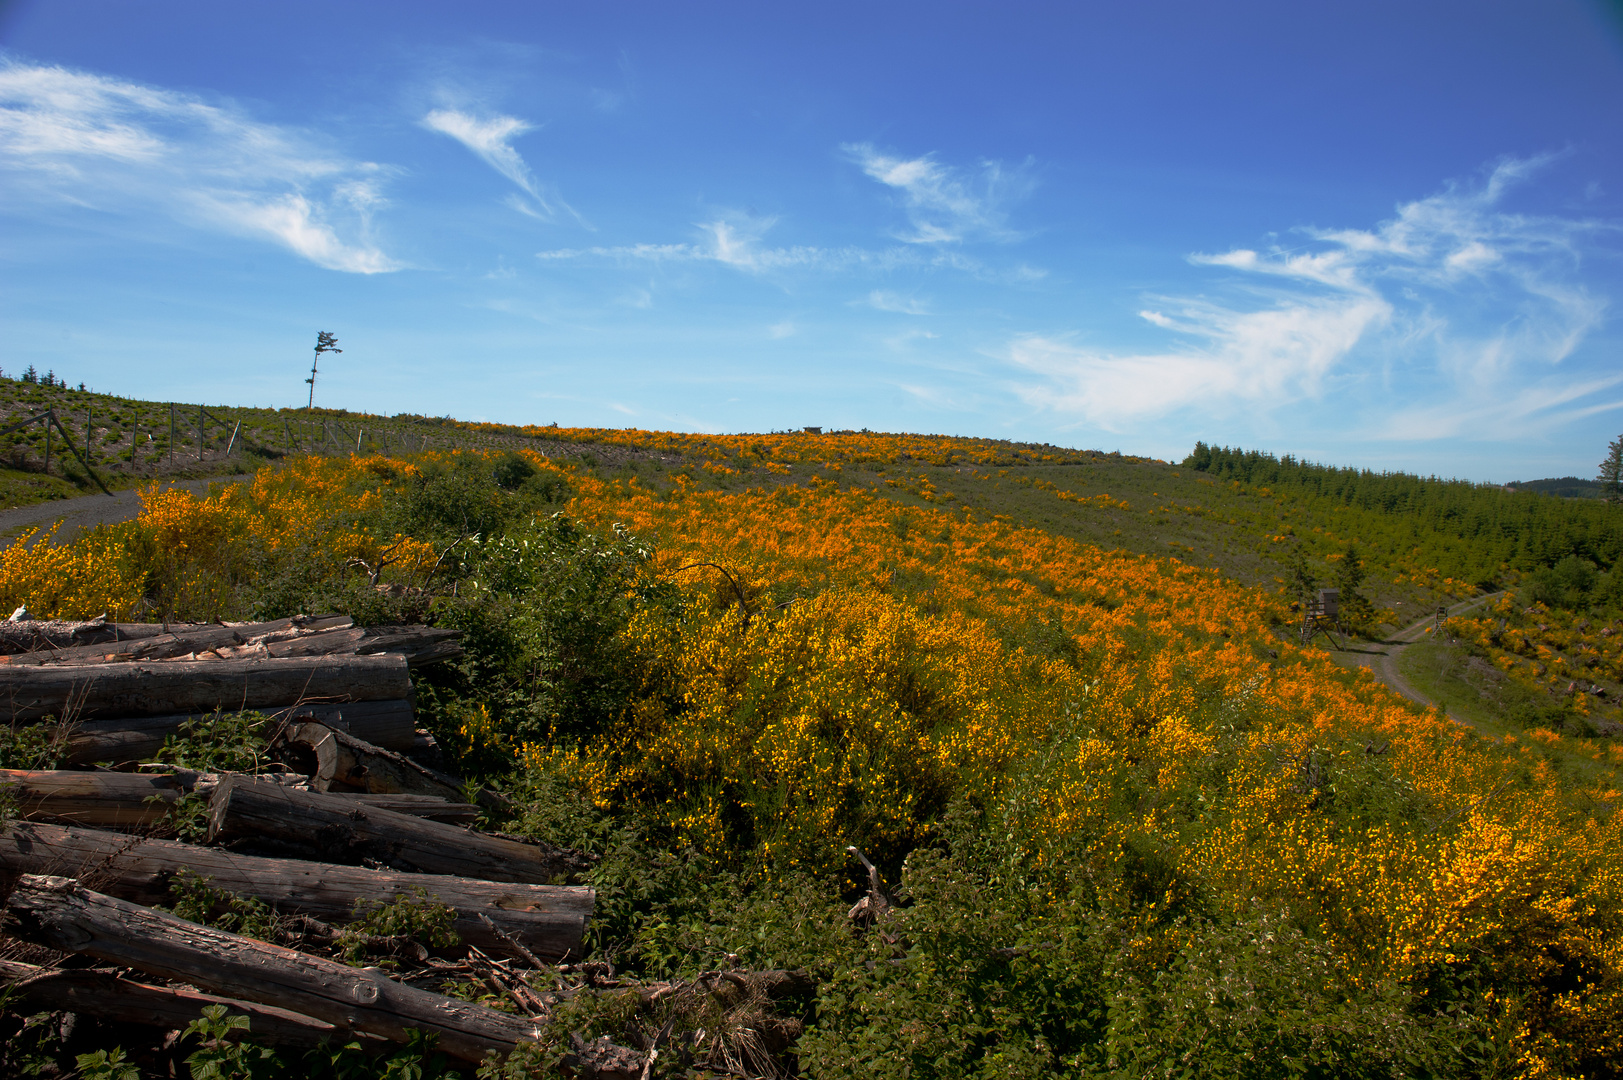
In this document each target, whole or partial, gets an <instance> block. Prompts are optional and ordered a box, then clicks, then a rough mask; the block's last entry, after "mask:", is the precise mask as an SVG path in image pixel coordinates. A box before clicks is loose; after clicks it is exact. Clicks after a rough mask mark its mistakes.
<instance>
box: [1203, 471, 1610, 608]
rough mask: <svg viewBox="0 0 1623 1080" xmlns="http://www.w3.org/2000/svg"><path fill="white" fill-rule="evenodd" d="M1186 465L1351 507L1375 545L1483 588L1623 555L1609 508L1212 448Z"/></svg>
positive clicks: (1312, 501) (1319, 503)
mask: <svg viewBox="0 0 1623 1080" xmlns="http://www.w3.org/2000/svg"><path fill="white" fill-rule="evenodd" d="M1183 465H1184V467H1185V468H1190V469H1194V470H1196V471H1198V472H1202V473H1205V474H1207V475H1209V476H1211V477H1213V478H1214V479H1218V480H1223V481H1238V482H1239V483H1241V484H1243V485H1246V486H1247V487H1252V488H1257V487H1266V488H1268V489H1270V490H1271V491H1272V492H1273V493H1274V494H1276V495H1280V496H1286V497H1289V498H1294V499H1297V500H1300V501H1302V502H1303V503H1305V504H1307V505H1308V507H1310V508H1318V507H1322V508H1326V509H1331V508H1346V509H1349V510H1352V511H1354V512H1355V514H1356V517H1357V518H1358V522H1357V529H1358V535H1359V536H1360V538H1362V539H1363V540H1364V541H1365V542H1366V543H1367V544H1369V545H1371V546H1377V547H1382V548H1386V549H1388V550H1399V549H1404V550H1408V549H1414V548H1419V549H1420V551H1421V553H1422V557H1424V558H1427V559H1428V561H1430V562H1431V564H1432V565H1434V566H1438V567H1439V568H1440V569H1441V570H1442V571H1443V572H1444V573H1447V574H1449V575H1450V576H1453V577H1457V578H1461V579H1463V580H1467V581H1471V582H1474V583H1476V584H1480V585H1495V584H1501V583H1502V569H1501V568H1502V567H1509V568H1510V569H1512V570H1515V571H1518V572H1520V573H1522V574H1536V573H1539V572H1540V571H1547V570H1550V569H1552V568H1554V567H1555V566H1556V565H1557V564H1560V563H1561V562H1562V561H1563V560H1565V559H1572V560H1574V561H1575V562H1580V563H1588V564H1589V565H1590V566H1592V567H1593V568H1594V569H1596V570H1603V571H1605V570H1610V569H1612V568H1613V567H1614V566H1615V565H1616V564H1617V563H1618V561H1619V558H1620V557H1623V513H1620V512H1619V509H1618V507H1617V506H1615V505H1612V504H1610V503H1608V502H1601V501H1598V500H1591V499H1561V498H1556V497H1554V496H1550V495H1542V494H1538V493H1535V492H1518V491H1507V490H1505V489H1504V488H1501V487H1499V486H1498V485H1495V484H1478V483H1472V482H1470V481H1467V480H1441V479H1438V478H1437V477H1435V476H1428V477H1423V476H1416V475H1414V474H1412V473H1402V472H1375V471H1373V470H1370V469H1353V468H1336V467H1335V466H1331V465H1318V464H1314V463H1312V462H1307V461H1298V460H1297V459H1296V458H1294V457H1292V456H1291V455H1289V454H1287V455H1285V456H1284V457H1276V456H1275V455H1273V454H1269V453H1264V452H1262V451H1259V450H1242V449H1240V448H1238V447H1226V446H1208V445H1206V444H1205V443H1204V442H1197V443H1196V444H1195V449H1194V451H1193V452H1192V453H1190V455H1189V456H1188V457H1186V458H1185V459H1184V461H1183ZM1450 541H1451V542H1450Z"/></svg>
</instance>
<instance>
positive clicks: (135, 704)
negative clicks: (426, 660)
mask: <svg viewBox="0 0 1623 1080" xmlns="http://www.w3.org/2000/svg"><path fill="white" fill-rule="evenodd" d="M410 695H411V677H410V675H409V674H408V673H407V667H406V661H405V658H404V657H401V656H394V655H384V656H336V657H329V656H322V657H289V658H287V659H284V660H276V659H268V660H215V661H208V660H183V661H179V660H177V661H169V662H162V661H158V662H153V661H145V662H137V663H129V664H99V665H95V666H91V667H58V666H48V667H18V666H14V665H9V664H8V665H5V666H0V721H5V720H9V721H10V722H11V723H27V722H29V721H34V720H40V719H43V718H44V717H46V716H56V717H63V716H72V717H75V718H78V719H100V718H105V717H115V716H164V715H168V714H172V713H191V712H209V711H211V710H213V709H227V710H231V711H235V710H238V709H267V708H277V707H281V706H287V705H294V704H297V703H299V702H301V701H311V700H315V701H321V700H328V701H398V700H400V699H402V698H408V697H409V696H410Z"/></svg>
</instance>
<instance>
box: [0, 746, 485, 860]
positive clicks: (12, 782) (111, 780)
mask: <svg viewBox="0 0 1623 1080" xmlns="http://www.w3.org/2000/svg"><path fill="white" fill-rule="evenodd" d="M231 776H232V774H227V775H226V776H225V777H223V778H222V777H217V776H215V775H214V774H212V773H196V772H192V771H190V770H176V771H175V772H169V773H117V772H76V771H71V770H30V769H0V797H9V798H10V799H11V800H12V801H13V802H14V803H15V804H16V806H17V809H18V811H19V812H20V813H21V815H22V816H23V817H25V818H28V819H29V820H31V821H39V820H55V821H57V822H60V823H62V824H67V825H90V826H100V827H103V828H107V827H111V828H123V829H130V828H138V827H141V826H146V825H151V824H153V823H154V822H157V821H159V820H160V819H162V818H163V816H164V815H165V814H167V813H168V812H169V810H170V808H171V807H172V806H173V805H174V803H175V801H176V800H177V799H179V798H180V797H181V795H183V794H185V793H186V792H188V791H202V792H205V793H207V792H212V791H213V790H214V789H215V788H216V786H217V785H218V783H219V782H220V781H221V780H222V779H230V778H231ZM244 779H249V778H244ZM261 782H262V783H266V784H267V785H271V784H274V781H265V780H264V779H263V778H261ZM277 786H280V785H277ZM326 798H329V799H332V800H334V801H335V802H337V803H339V804H341V805H343V806H345V807H347V808H348V809H349V810H354V809H356V808H358V807H363V806H371V807H377V808H379V809H382V810H389V811H393V812H394V813H397V814H410V815H412V816H414V817H420V818H428V819H430V820H432V821H439V822H449V823H452V824H456V825H471V824H473V822H474V821H475V820H476V819H477V818H478V816H479V808H478V807H477V806H474V805H473V804H472V803H460V802H458V803H453V802H447V801H446V800H444V799H437V798H434V797H433V796H431V795H370V794H367V793H365V792H346V793H344V794H332V795H329V796H326ZM492 880H494V879H492Z"/></svg>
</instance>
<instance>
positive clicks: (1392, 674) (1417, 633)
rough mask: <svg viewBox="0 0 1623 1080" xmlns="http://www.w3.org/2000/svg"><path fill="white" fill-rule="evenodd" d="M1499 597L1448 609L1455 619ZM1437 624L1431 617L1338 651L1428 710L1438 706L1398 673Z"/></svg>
mask: <svg viewBox="0 0 1623 1080" xmlns="http://www.w3.org/2000/svg"><path fill="white" fill-rule="evenodd" d="M1499 595H1500V594H1499V593H1496V592H1494V593H1486V594H1484V595H1482V596H1478V597H1475V598H1473V599H1470V600H1462V601H1460V602H1459V603H1458V604H1454V605H1453V606H1451V607H1450V608H1449V609H1448V617H1449V618H1453V617H1454V616H1455V615H1463V614H1465V613H1466V612H1467V611H1471V610H1472V609H1474V608H1478V607H1481V606H1482V605H1483V604H1486V603H1487V602H1488V601H1490V600H1495V599H1498V597H1499ZM1436 621H1437V616H1436V615H1435V614H1433V615H1428V616H1426V617H1425V618H1423V619H1421V620H1420V621H1418V622H1416V623H1413V624H1411V625H1409V626H1406V627H1404V628H1403V629H1402V630H1399V631H1398V632H1397V633H1395V634H1393V635H1392V636H1391V637H1389V638H1387V639H1386V640H1384V641H1371V642H1365V643H1362V644H1361V645H1360V646H1359V647H1358V648H1353V649H1341V650H1339V651H1340V652H1342V653H1347V654H1351V655H1353V656H1355V657H1356V662H1357V664H1358V666H1359V667H1362V668H1368V669H1369V672H1370V674H1371V675H1374V676H1375V677H1376V678H1377V679H1379V680H1380V681H1381V682H1383V683H1385V684H1386V685H1387V686H1389V687H1391V688H1392V689H1393V690H1396V691H1397V692H1398V693H1400V694H1402V695H1403V696H1404V697H1406V698H1408V699H1409V700H1410V701H1413V702H1415V703H1416V704H1419V705H1423V706H1425V707H1426V708H1428V709H1429V708H1431V707H1432V706H1433V705H1435V704H1437V703H1436V702H1435V701H1433V700H1431V699H1430V698H1428V697H1426V696H1425V695H1424V694H1422V693H1421V692H1420V691H1418V690H1416V689H1415V688H1414V685H1413V684H1412V683H1410V682H1409V680H1407V679H1405V678H1404V677H1403V674H1402V673H1401V672H1400V671H1398V656H1399V655H1400V654H1401V653H1402V652H1403V648H1404V646H1406V645H1413V644H1414V643H1415V642H1417V641H1419V640H1420V639H1421V636H1422V635H1424V634H1425V632H1426V628H1427V627H1429V626H1433V625H1435V624H1436ZM1450 719H1452V720H1455V721H1456V722H1458V723H1464V721H1463V720H1459V718H1458V717H1450Z"/></svg>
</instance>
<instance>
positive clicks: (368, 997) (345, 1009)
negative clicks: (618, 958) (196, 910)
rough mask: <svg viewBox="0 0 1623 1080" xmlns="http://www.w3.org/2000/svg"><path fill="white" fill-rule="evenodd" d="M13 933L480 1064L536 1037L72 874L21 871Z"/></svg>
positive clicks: (514, 1021) (481, 1010) (377, 973)
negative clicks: (426, 1041)
mask: <svg viewBox="0 0 1623 1080" xmlns="http://www.w3.org/2000/svg"><path fill="white" fill-rule="evenodd" d="M6 911H7V913H8V914H9V915H10V916H11V918H12V920H13V925H14V927H15V929H14V931H13V932H14V933H15V934H16V935H17V936H18V937H22V938H24V939H25V940H29V941H35V942H38V943H40V944H44V945H48V946H50V947H51V948H53V949H61V950H63V951H64V952H78V953H85V954H87V955H89V956H94V957H97V958H98V959H101V960H106V961H109V962H111V963H115V964H122V965H124V966H126V967H132V968H134V969H136V970H137V971H143V972H146V973H147V974H149V975H157V976H161V977H163V978H166V979H173V980H175V981H176V982H184V983H189V984H191V985H193V986H198V987H202V988H204V989H207V990H214V991H221V992H225V993H229V994H231V995H233V996H235V997H239V998H242V999H244V1000H247V1001H254V1002H258V1003H259V1004H262V1005H274V1006H276V1007H277V1008H281V1009H287V1010H289V1011H291V1012H296V1013H299V1014H301V1015H304V1016H311V1017H314V1018H316V1019H318V1020H322V1021H325V1022H326V1023H329V1024H332V1025H333V1026H335V1027H338V1028H341V1029H343V1030H344V1031H346V1032H348V1031H353V1032H364V1033H366V1034H370V1035H378V1036H381V1037H383V1038H386V1039H390V1040H393V1041H395V1042H405V1041H406V1040H407V1039H408V1038H409V1037H410V1036H409V1033H410V1031H411V1030H412V1029H416V1030H419V1031H422V1032H425V1033H432V1034H434V1035H436V1036H437V1037H438V1038H437V1040H436V1046H437V1047H438V1048H439V1049H440V1050H443V1051H445V1052H446V1053H447V1054H449V1055H451V1056H452V1057H456V1058H461V1059H462V1060H464V1061H478V1060H480V1059H481V1058H483V1057H484V1056H485V1054H486V1053H488V1052H489V1051H491V1050H497V1051H508V1050H511V1049H512V1048H513V1047H515V1046H517V1045H518V1044H519V1043H521V1042H525V1041H528V1040H531V1039H535V1038H538V1037H539V1035H540V1032H539V1030H538V1028H537V1027H536V1024H535V1022H534V1021H532V1020H523V1019H520V1018H519V1017H516V1016H509V1015H508V1014H506V1013H500V1012H497V1011H496V1010H495V1009H487V1008H485V1007H484V1006H483V1005H474V1004H471V1003H469V1002H466V1001H458V1000H457V999H455V998H449V997H446V996H444V995H443V994H435V993H431V992H429V991H427V990H419V989H418V988H416V987H414V986H407V985H406V984H404V983H397V982H395V981H393V980H392V979H390V978H389V977H388V976H387V975H385V974H384V973H383V972H382V971H381V970H379V969H377V968H353V967H350V966H348V965H347V964H341V963H338V962H337V961H335V960H327V959H323V958H321V957H317V956H310V955H307V954H305V953H301V952H298V951H296V950H294V949H284V948H282V947H281V946H279V945H268V944H266V943H265V942H262V941H255V940H254V939H252V938H245V937H241V936H239V935H237V934H228V933H226V932H225V931H223V930H214V929H211V928H209V927H205V926H198V925H197V924H196V923H189V922H186V921H185V920H184V919H177V918H175V917H174V916H173V915H168V914H165V913H163V912H158V911H153V910H152V909H151V908H147V907H142V906H140V905H138V904H132V903H129V902H128V901H124V900H118V899H116V898H114V897H111V896H106V895H104V894H102V893H98V892H93V891H91V890H90V889H87V888H84V887H83V886H81V885H80V884H79V883H78V882H76V881H74V880H72V879H71V878H64V877H48V876H40V875H35V874H26V875H24V876H23V877H22V878H21V880H19V881H18V883H17V887H16V889H14V890H13V891H12V894H11V896H10V898H9V899H8V900H7V901H6Z"/></svg>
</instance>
